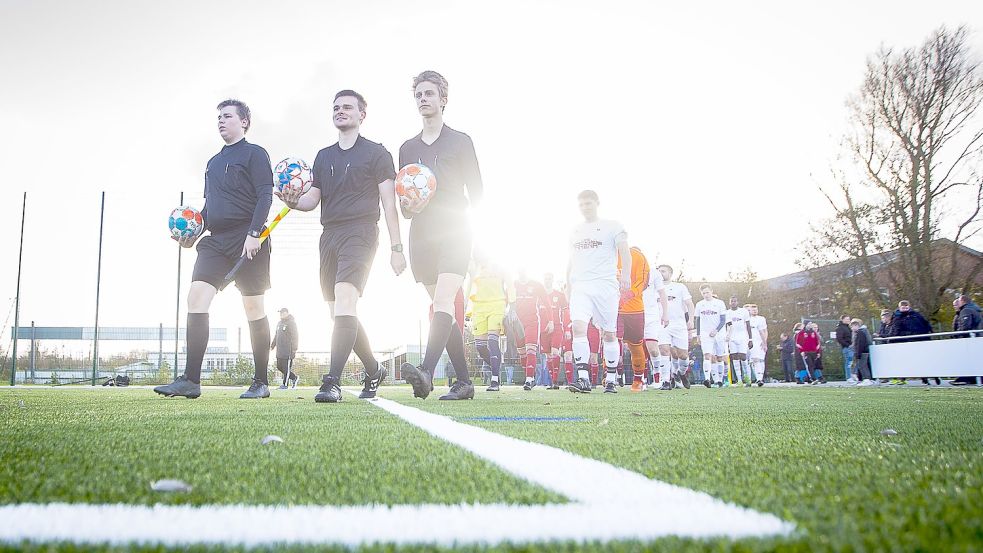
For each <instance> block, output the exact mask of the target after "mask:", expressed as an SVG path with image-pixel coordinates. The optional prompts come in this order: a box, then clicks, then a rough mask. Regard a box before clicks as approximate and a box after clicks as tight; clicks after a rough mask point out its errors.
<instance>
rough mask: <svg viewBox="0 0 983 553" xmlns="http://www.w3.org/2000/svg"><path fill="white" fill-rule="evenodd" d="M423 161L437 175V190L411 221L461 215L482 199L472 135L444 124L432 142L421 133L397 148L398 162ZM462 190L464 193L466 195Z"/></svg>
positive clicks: (401, 164)
mask: <svg viewBox="0 0 983 553" xmlns="http://www.w3.org/2000/svg"><path fill="white" fill-rule="evenodd" d="M410 163H422V164H423V165H426V166H427V167H429V168H430V170H431V171H433V172H434V175H435V176H436V177H437V191H436V193H435V194H434V197H433V198H432V199H431V200H430V203H428V204H427V207H425V208H424V209H423V212H422V213H419V214H416V215H414V216H413V221H414V224H419V223H421V222H423V221H425V220H427V221H429V220H433V221H435V222H436V221H438V220H440V219H443V218H444V216H452V215H460V214H462V213H463V211H464V209H465V208H466V207H467V206H468V202H469V200H470V202H471V203H477V202H478V201H480V200H481V194H482V184H481V171H480V170H479V169H478V158H477V157H476V156H475V153H474V144H473V143H472V142H471V137H470V136H468V135H466V134H464V133H463V132H460V131H455V130H454V129H452V128H450V127H448V126H447V125H444V127H443V128H442V129H441V130H440V136H438V137H437V140H435V141H434V143H433V144H431V145H429V146H428V145H427V144H426V143H425V142H424V141H423V133H422V132H421V133H420V134H418V135H416V136H414V137H413V138H411V139H409V140H407V141H406V142H404V143H403V145H402V146H401V147H400V148H399V166H400V167H404V166H406V165H407V164H410ZM465 190H466V191H467V196H465Z"/></svg>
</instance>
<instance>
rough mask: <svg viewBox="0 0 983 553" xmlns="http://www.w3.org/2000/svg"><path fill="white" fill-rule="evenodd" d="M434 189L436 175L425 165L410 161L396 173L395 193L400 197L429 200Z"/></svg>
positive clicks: (435, 187)
mask: <svg viewBox="0 0 983 553" xmlns="http://www.w3.org/2000/svg"><path fill="white" fill-rule="evenodd" d="M436 191H437V177H435V176H434V174H433V171H431V170H430V168H429V167H427V166H426V165H423V164H420V163H410V164H408V165H406V166H405V167H403V168H402V169H400V170H399V173H396V195H397V196H399V197H400V199H403V198H406V199H407V200H423V201H424V202H429V201H430V198H431V197H433V195H434V193H435V192H436ZM424 205H426V204H424Z"/></svg>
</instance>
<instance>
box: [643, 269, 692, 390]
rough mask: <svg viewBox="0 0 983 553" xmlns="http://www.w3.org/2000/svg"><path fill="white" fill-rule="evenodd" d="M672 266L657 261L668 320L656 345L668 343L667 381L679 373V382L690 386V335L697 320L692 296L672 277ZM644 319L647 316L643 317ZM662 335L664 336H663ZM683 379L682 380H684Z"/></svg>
mask: <svg viewBox="0 0 983 553" xmlns="http://www.w3.org/2000/svg"><path fill="white" fill-rule="evenodd" d="M672 273H673V270H672V267H670V266H669V265H665V264H663V265H659V274H660V275H662V280H663V282H665V286H666V304H667V305H668V312H667V313H668V315H669V324H668V325H666V327H665V329H664V334H665V335H664V336H663V337H662V338H660V339H659V348H660V350H662V348H664V347H665V346H669V367H670V373H671V374H670V379H669V380H670V381H671V380H672V378H671V377H672V376H673V375H679V379H680V383H681V384H683V385H684V386H686V387H687V388H688V387H689V386H688V384H689V375H688V374H687V373H688V371H689V339H690V336H691V335H694V336H695V331H696V320H695V317H694V313H695V312H696V308H695V307H694V306H693V296H691V295H690V293H689V290H687V289H686V286H685V285H684V284H682V283H680V282H673V281H672ZM646 320H647V319H646ZM663 338H664V339H663ZM684 379H685V380H684Z"/></svg>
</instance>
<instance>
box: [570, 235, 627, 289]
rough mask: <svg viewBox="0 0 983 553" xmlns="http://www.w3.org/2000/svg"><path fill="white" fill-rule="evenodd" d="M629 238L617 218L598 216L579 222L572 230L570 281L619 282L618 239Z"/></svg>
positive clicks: (622, 240) (621, 240)
mask: <svg viewBox="0 0 983 553" xmlns="http://www.w3.org/2000/svg"><path fill="white" fill-rule="evenodd" d="M627 239H628V234H627V233H626V232H625V228H624V227H623V226H621V223H619V222H617V221H610V220H607V219H598V220H597V221H594V222H592V223H591V222H583V223H580V224H579V225H577V226H576V227H575V228H574V229H573V232H572V233H570V282H571V283H573V282H586V281H589V280H610V281H612V282H617V280H618V243H620V242H625V241H626V240H627Z"/></svg>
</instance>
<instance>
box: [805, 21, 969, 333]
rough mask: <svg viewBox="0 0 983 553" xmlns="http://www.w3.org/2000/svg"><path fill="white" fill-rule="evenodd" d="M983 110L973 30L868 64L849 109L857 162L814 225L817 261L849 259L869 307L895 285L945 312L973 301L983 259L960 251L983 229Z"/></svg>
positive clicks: (848, 277)
mask: <svg viewBox="0 0 983 553" xmlns="http://www.w3.org/2000/svg"><path fill="white" fill-rule="evenodd" d="M981 104H983V71H981V67H980V64H979V62H978V61H977V60H976V59H975V58H974V56H973V53H972V52H971V51H970V49H969V31H968V29H967V28H966V27H959V28H957V29H955V30H949V29H947V28H945V27H942V28H940V29H938V30H936V31H934V32H933V33H932V35H931V36H930V37H929V38H928V40H926V41H925V42H924V43H923V44H922V45H921V46H920V47H918V48H909V49H904V50H901V51H896V50H894V49H892V48H886V47H882V48H881V49H880V50H879V51H878V52H877V53H876V54H875V55H873V56H872V57H871V58H870V59H868V61H867V70H866V76H865V78H864V82H863V84H862V85H861V87H860V90H859V91H858V92H857V94H856V95H855V96H854V97H852V98H851V99H850V100H849V102H848V106H849V108H850V122H851V127H852V128H851V131H850V132H849V133H848V134H847V136H846V138H845V139H844V152H845V155H844V159H845V160H846V161H848V162H849V163H848V165H847V166H846V167H843V168H837V169H834V171H833V177H834V178H833V182H834V183H835V184H833V185H832V186H824V187H822V188H823V193H824V194H825V196H826V199H827V200H828V201H829V205H830V206H831V207H832V209H833V217H832V218H831V219H829V220H827V221H824V222H822V223H820V224H817V225H813V237H812V238H811V240H810V242H809V243H807V244H804V246H805V248H804V250H805V253H806V256H805V257H806V260H807V263H808V264H809V265H812V266H817V265H820V264H825V263H829V262H832V261H844V260H846V262H845V263H843V264H841V265H840V272H841V274H840V275H838V276H839V277H840V282H841V283H843V284H848V286H849V287H850V288H851V289H852V290H853V291H854V292H855V293H856V294H859V297H857V298H855V299H856V300H857V302H858V303H860V304H866V305H871V304H876V303H878V302H880V301H881V300H882V297H881V293H880V289H881V288H882V287H887V288H889V289H890V290H891V295H895V296H897V295H900V296H905V297H907V298H908V299H910V300H912V301H913V302H914V303H915V304H916V305H918V306H919V308H920V309H922V310H923V311H925V312H926V314H936V313H937V312H938V310H939V307H940V305H941V303H942V300H943V296H944V294H945V293H946V291H947V290H952V289H960V290H966V291H968V290H969V289H970V288H971V287H972V283H973V282H974V281H975V279H976V277H977V275H979V274H980V271H981V270H983V260H977V261H974V263H973V264H972V266H970V267H968V268H967V267H966V264H965V263H964V262H961V261H960V255H961V252H962V251H963V250H962V249H961V247H960V246H961V245H965V243H966V241H967V240H969V239H970V238H972V237H973V236H974V235H976V234H977V233H978V232H979V231H980V229H981V218H980V203H981V200H983V175H981V161H983V117H981V110H980V107H981ZM940 239H945V240H940ZM889 251H891V252H894V254H893V255H891V256H890V257H888V256H884V255H882V254H883V253H885V252H889ZM963 255H964V254H963ZM888 261H890V262H888ZM957 267H961V268H960V269H958V270H957Z"/></svg>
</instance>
